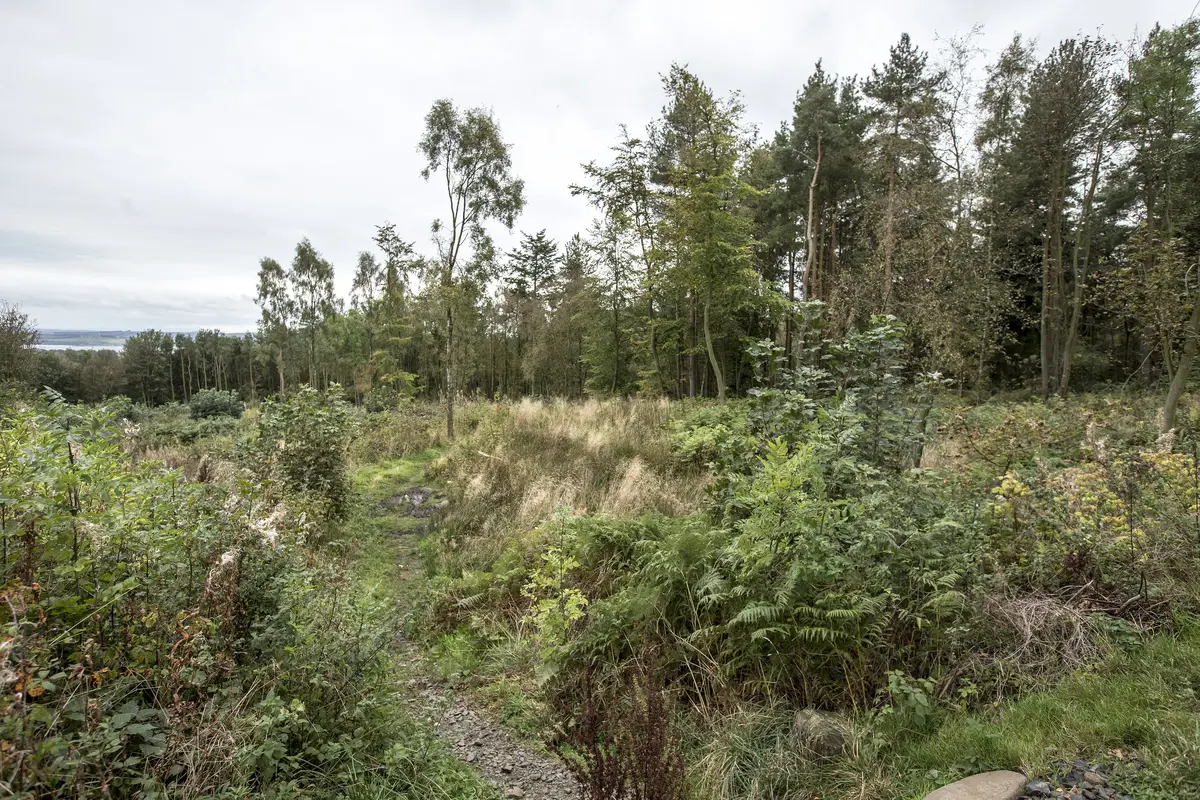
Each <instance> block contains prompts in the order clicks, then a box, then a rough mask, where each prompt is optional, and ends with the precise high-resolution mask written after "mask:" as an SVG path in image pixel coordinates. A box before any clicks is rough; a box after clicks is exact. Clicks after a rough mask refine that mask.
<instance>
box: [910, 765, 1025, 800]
mask: <svg viewBox="0 0 1200 800" xmlns="http://www.w3.org/2000/svg"><path fill="white" fill-rule="evenodd" d="M1025 781H1026V778H1025V776H1024V775H1022V774H1021V773H1019V772H1009V771H1008V770H997V771H996V772H984V773H981V774H979V775H972V776H971V777H969V778H963V779H962V780H961V781H955V782H954V783H951V784H948V785H946V786H943V787H942V788H940V789H938V790H937V791H933V792H930V793H929V794H927V795H925V800H1016V798H1018V797H1020V796H1021V792H1023V791H1024V790H1025Z"/></svg>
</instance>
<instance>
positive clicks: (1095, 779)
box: [1021, 761, 1133, 800]
mask: <svg viewBox="0 0 1200 800" xmlns="http://www.w3.org/2000/svg"><path fill="white" fill-rule="evenodd" d="M1108 783H1109V781H1108V770H1107V769H1105V767H1104V766H1102V765H1100V764H1089V763H1088V762H1087V761H1068V762H1064V763H1061V764H1055V765H1054V771H1053V772H1052V773H1051V774H1050V775H1047V776H1045V777H1043V778H1039V779H1036V780H1032V781H1030V782H1029V783H1028V784H1026V786H1025V790H1024V794H1022V795H1021V800H1047V798H1057V799H1060V800H1133V798H1131V797H1129V795H1125V794H1121V793H1120V792H1119V791H1117V790H1116V789H1114V788H1112V787H1111V786H1109V785H1108Z"/></svg>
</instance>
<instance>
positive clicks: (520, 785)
mask: <svg viewBox="0 0 1200 800" xmlns="http://www.w3.org/2000/svg"><path fill="white" fill-rule="evenodd" d="M445 506H446V502H445V500H443V499H440V498H439V497H438V495H437V492H436V491H434V490H433V489H429V488H427V487H424V486H414V487H410V488H408V489H405V490H403V491H401V492H399V493H397V494H395V495H392V496H391V497H389V498H387V499H386V500H384V501H383V503H382V505H381V508H380V510H379V513H380V514H381V515H396V516H402V517H411V518H416V519H420V520H422V524H418V525H414V526H412V527H410V528H408V529H406V530H405V531H404V532H403V533H398V534H396V537H397V543H396V544H397V548H396V553H397V563H396V569H398V570H400V571H401V572H402V573H409V577H410V579H411V580H412V581H413V582H414V583H415V582H416V580H417V572H418V570H419V567H418V562H419V558H418V553H417V545H418V541H419V537H420V536H422V535H424V533H425V532H426V530H427V529H428V522H426V520H427V519H428V518H430V517H431V516H433V515H435V514H436V513H437V512H438V511H440V510H442V509H443V508H445ZM400 649H401V652H402V658H403V659H404V660H405V661H407V666H408V667H409V668H410V669H411V671H412V673H413V674H415V675H416V676H417V677H414V678H412V679H411V680H410V681H409V682H408V684H409V688H410V689H411V690H412V694H411V702H412V703H413V706H414V708H413V711H414V712H415V713H416V714H417V715H418V716H420V717H424V718H426V719H428V720H430V721H431V723H432V726H433V730H434V732H435V733H436V735H437V736H438V738H440V739H441V740H442V741H444V742H445V743H446V744H447V745H449V747H450V750H451V751H452V752H453V753H454V755H455V756H456V757H457V758H459V759H460V760H461V761H463V762H464V763H466V764H469V765H470V766H471V767H472V768H474V769H475V770H476V771H477V772H479V773H480V775H482V776H483V778H484V780H485V781H486V782H488V783H489V784H491V785H492V786H494V787H496V789H498V790H499V792H500V794H501V796H503V797H506V798H516V797H523V798H527V800H579V798H580V797H581V794H580V791H579V785H578V783H576V781H575V779H574V778H573V777H572V775H571V773H570V772H569V771H568V770H567V769H566V767H565V766H563V764H562V762H561V761H559V760H558V759H557V758H555V757H554V756H552V755H550V754H548V753H545V752H543V751H540V750H538V749H535V748H533V747H531V746H529V745H528V744H526V743H525V742H522V741H521V740H520V739H519V738H518V737H517V736H516V735H514V734H513V733H512V732H511V731H509V730H508V729H507V728H506V727H505V726H504V725H502V724H500V723H498V722H496V721H494V720H492V719H490V718H489V717H488V715H487V714H486V712H484V711H483V710H482V709H479V708H476V707H474V706H472V705H471V704H470V702H469V701H468V700H467V699H466V698H464V697H462V696H459V695H457V694H456V693H455V692H454V690H453V689H452V688H451V687H449V686H446V685H445V684H443V683H441V682H438V681H434V680H431V679H429V678H428V677H425V676H428V675H430V674H432V670H430V669H429V668H427V667H426V666H425V665H424V660H425V659H424V656H423V655H422V654H421V652H420V650H419V649H418V647H417V646H416V645H415V644H413V643H411V642H408V641H402V642H401V643H400Z"/></svg>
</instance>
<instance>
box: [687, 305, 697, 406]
mask: <svg viewBox="0 0 1200 800" xmlns="http://www.w3.org/2000/svg"><path fill="white" fill-rule="evenodd" d="M688 306H689V310H690V320H689V322H688V343H687V345H688V397H693V398H694V397H695V396H696V377H697V376H696V296H695V295H694V294H692V293H690V292H689V293H688Z"/></svg>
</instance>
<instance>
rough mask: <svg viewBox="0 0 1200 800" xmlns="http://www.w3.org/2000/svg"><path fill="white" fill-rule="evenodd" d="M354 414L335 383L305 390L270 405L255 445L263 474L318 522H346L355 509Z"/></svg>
mask: <svg viewBox="0 0 1200 800" xmlns="http://www.w3.org/2000/svg"><path fill="white" fill-rule="evenodd" d="M351 415H352V411H351V407H350V405H349V404H347V403H346V402H345V401H344V400H342V399H341V387H340V386H337V385H336V384H335V385H333V386H330V387H329V388H328V389H326V390H325V391H324V392H318V391H317V390H316V389H314V388H312V387H311V386H304V387H301V388H300V390H299V391H297V392H296V393H295V394H293V395H291V396H290V397H288V398H287V399H285V400H267V401H265V402H264V403H263V404H262V407H261V412H260V415H259V420H258V439H257V440H256V441H255V442H254V443H253V445H252V446H251V452H252V454H253V457H254V461H255V464H256V466H257V467H258V468H259V470H260V473H261V474H262V475H263V477H265V478H266V479H267V480H268V481H270V482H271V484H272V485H274V486H278V487H280V488H281V489H282V494H283V495H286V496H289V497H291V498H293V499H294V500H296V501H298V502H299V503H300V504H302V505H305V506H308V507H309V508H310V510H312V511H314V512H315V513H316V514H317V516H318V517H320V518H323V519H328V520H334V519H343V518H344V517H345V516H346V513H347V512H348V511H349V506H350V488H351V487H350V475H349V469H348V457H347V451H348V448H349V446H350V436H351V433H352V430H353V419H352V416H351Z"/></svg>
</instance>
